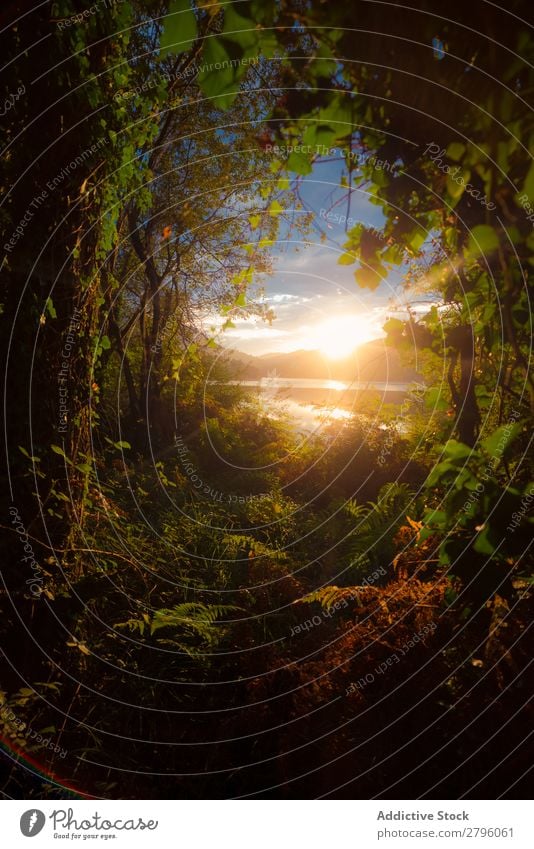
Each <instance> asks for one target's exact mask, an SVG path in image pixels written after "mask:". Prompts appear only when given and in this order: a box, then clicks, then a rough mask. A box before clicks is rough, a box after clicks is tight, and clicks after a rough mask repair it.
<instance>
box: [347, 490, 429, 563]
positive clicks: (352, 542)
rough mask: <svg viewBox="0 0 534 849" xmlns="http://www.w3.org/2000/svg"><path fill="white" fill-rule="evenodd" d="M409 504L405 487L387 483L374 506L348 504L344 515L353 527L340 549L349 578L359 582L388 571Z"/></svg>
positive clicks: (369, 504) (408, 495) (370, 504)
mask: <svg viewBox="0 0 534 849" xmlns="http://www.w3.org/2000/svg"><path fill="white" fill-rule="evenodd" d="M411 500H412V496H411V494H410V490H409V489H408V487H407V486H406V485H405V484H398V483H388V484H386V485H385V486H383V487H382V489H381V490H380V492H379V494H378V500H377V501H376V502H372V501H371V502H369V503H368V504H365V505H362V504H357V503H356V502H354V501H349V502H348V503H347V504H346V505H345V510H346V512H347V513H348V514H349V515H350V516H351V518H352V519H354V521H355V522H356V527H355V528H354V530H353V531H352V533H351V534H350V536H349V537H348V538H347V540H346V542H345V544H344V545H343V554H344V555H345V557H346V558H347V559H348V561H349V564H350V568H351V570H354V572H355V573H356V574H355V575H354V572H353V573H352V575H351V577H353V578H358V579H360V578H362V577H364V576H365V574H366V573H369V571H373V570H374V569H377V568H381V567H387V566H389V564H390V563H391V561H392V558H393V556H394V554H395V546H394V545H393V538H394V536H395V534H396V532H397V530H398V528H399V527H400V526H401V525H402V524H403V523H404V522H405V521H406V511H407V509H408V505H409V504H410V502H411Z"/></svg>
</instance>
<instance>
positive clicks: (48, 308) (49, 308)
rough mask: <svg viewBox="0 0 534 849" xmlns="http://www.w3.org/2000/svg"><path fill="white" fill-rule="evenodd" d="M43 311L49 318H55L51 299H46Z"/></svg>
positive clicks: (55, 313)
mask: <svg viewBox="0 0 534 849" xmlns="http://www.w3.org/2000/svg"><path fill="white" fill-rule="evenodd" d="M45 309H46V311H47V313H48V315H49V316H50V318H57V312H56V310H55V307H54V302H53V301H52V298H47V299H46V306H45Z"/></svg>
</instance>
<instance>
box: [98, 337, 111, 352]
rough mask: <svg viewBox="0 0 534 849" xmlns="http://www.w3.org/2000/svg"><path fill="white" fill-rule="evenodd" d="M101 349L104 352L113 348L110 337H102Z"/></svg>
mask: <svg viewBox="0 0 534 849" xmlns="http://www.w3.org/2000/svg"><path fill="white" fill-rule="evenodd" d="M100 347H101V348H102V350H103V351H109V349H110V348H111V342H110V341H109V336H102V337H101V338H100Z"/></svg>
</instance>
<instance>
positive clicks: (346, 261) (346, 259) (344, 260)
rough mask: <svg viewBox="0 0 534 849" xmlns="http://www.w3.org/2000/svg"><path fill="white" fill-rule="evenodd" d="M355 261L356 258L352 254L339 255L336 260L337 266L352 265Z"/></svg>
mask: <svg viewBox="0 0 534 849" xmlns="http://www.w3.org/2000/svg"><path fill="white" fill-rule="evenodd" d="M355 261H356V256H355V255H354V254H341V256H339V257H338V258H337V264H338V265H352V263H353V262H355Z"/></svg>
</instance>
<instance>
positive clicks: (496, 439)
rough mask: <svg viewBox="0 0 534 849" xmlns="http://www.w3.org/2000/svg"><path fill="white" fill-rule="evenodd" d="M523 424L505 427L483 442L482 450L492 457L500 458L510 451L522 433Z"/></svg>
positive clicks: (498, 429) (515, 423)
mask: <svg viewBox="0 0 534 849" xmlns="http://www.w3.org/2000/svg"><path fill="white" fill-rule="evenodd" d="M521 430H522V425H521V422H514V423H513V424H507V425H503V426H502V427H499V428H497V430H495V431H494V432H493V433H492V434H491V435H490V436H487V437H486V439H483V440H482V442H481V445H482V448H483V449H484V451H485V452H486V454H489V456H490V457H497V458H500V457H502V456H503V454H504V453H505V452H506V451H507V450H508V448H509V446H510V445H511V444H512V442H513V441H514V440H515V439H516V438H517V436H518V435H519V434H520V433H521Z"/></svg>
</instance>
